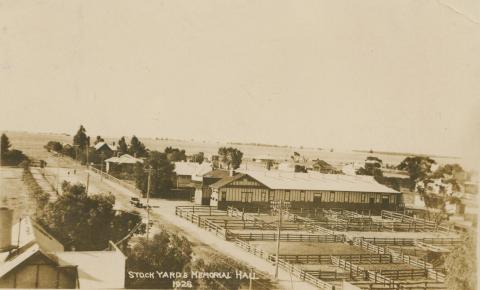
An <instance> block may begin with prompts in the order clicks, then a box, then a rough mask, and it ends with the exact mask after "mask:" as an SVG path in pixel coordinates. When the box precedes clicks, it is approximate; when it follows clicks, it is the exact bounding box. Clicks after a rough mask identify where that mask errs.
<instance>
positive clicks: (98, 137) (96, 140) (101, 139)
mask: <svg viewBox="0 0 480 290" xmlns="http://www.w3.org/2000/svg"><path fill="white" fill-rule="evenodd" d="M100 142H105V139H103V138H102V136H97V138H96V139H95V142H93V144H98V143H100Z"/></svg>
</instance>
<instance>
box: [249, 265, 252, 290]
mask: <svg viewBox="0 0 480 290" xmlns="http://www.w3.org/2000/svg"><path fill="white" fill-rule="evenodd" d="M252 284H253V267H250V285H249V286H248V290H252Z"/></svg>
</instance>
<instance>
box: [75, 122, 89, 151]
mask: <svg viewBox="0 0 480 290" xmlns="http://www.w3.org/2000/svg"><path fill="white" fill-rule="evenodd" d="M86 132H87V130H85V127H83V125H80V128H79V129H78V131H77V134H75V136H73V145H77V146H79V147H80V150H83V149H84V148H85V147H86V146H90V138H89V137H88V136H87V134H86Z"/></svg>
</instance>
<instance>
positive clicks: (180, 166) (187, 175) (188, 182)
mask: <svg viewBox="0 0 480 290" xmlns="http://www.w3.org/2000/svg"><path fill="white" fill-rule="evenodd" d="M212 168H213V167H212V164H211V163H207V162H203V163H201V164H200V163H197V162H184V161H183V162H175V174H176V187H177V188H185V187H191V188H194V187H195V185H194V183H193V181H194V180H193V179H194V178H195V176H203V175H204V174H205V173H207V172H209V171H211V170H212Z"/></svg>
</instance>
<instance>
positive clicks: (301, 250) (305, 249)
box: [250, 241, 368, 255]
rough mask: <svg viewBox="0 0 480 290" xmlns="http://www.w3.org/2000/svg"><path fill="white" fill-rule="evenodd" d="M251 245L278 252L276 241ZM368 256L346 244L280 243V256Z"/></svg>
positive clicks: (363, 251) (270, 251) (365, 252)
mask: <svg viewBox="0 0 480 290" xmlns="http://www.w3.org/2000/svg"><path fill="white" fill-rule="evenodd" d="M250 244H252V245H254V246H256V247H257V248H260V249H262V250H264V251H266V252H269V253H271V254H273V253H275V252H276V249H277V244H276V242H274V241H252V242H250ZM349 254H368V252H367V251H365V250H363V249H360V248H358V247H354V246H350V245H348V244H345V243H315V242H284V241H282V242H281V243H280V255H349Z"/></svg>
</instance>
